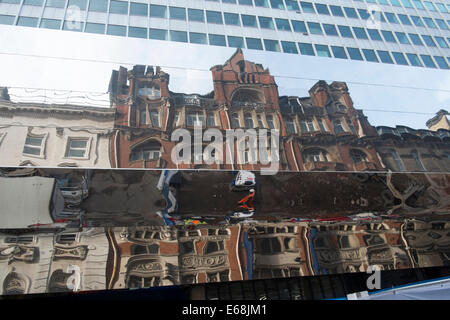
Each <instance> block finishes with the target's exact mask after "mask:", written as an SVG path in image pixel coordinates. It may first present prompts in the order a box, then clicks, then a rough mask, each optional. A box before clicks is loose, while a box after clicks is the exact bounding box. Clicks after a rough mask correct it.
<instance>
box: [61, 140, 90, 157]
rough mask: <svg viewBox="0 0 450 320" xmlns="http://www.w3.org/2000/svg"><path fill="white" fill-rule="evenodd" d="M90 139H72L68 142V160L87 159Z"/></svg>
mask: <svg viewBox="0 0 450 320" xmlns="http://www.w3.org/2000/svg"><path fill="white" fill-rule="evenodd" d="M87 146H88V139H72V138H69V140H68V141H67V152H66V157H67V158H85V157H86V151H87Z"/></svg>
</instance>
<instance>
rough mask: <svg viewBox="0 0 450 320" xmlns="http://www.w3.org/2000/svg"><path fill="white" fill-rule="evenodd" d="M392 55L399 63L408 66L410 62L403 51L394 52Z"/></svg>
mask: <svg viewBox="0 0 450 320" xmlns="http://www.w3.org/2000/svg"><path fill="white" fill-rule="evenodd" d="M392 55H393V56H394V60H395V62H396V63H397V64H399V65H403V66H407V65H408V62H407V61H406V59H405V56H404V55H403V53H401V52H392Z"/></svg>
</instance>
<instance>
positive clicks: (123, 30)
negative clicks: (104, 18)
mask: <svg viewBox="0 0 450 320" xmlns="http://www.w3.org/2000/svg"><path fill="white" fill-rule="evenodd" d="M106 34H109V35H113V36H123V37H125V36H126V35H127V27H125V26H117V25H112V24H110V25H108V29H107V30H106Z"/></svg>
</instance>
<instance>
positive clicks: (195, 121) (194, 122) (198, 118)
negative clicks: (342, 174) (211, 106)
mask: <svg viewBox="0 0 450 320" xmlns="http://www.w3.org/2000/svg"><path fill="white" fill-rule="evenodd" d="M186 124H187V125H188V126H191V127H193V126H203V112H193V111H191V112H188V113H187V118H186Z"/></svg>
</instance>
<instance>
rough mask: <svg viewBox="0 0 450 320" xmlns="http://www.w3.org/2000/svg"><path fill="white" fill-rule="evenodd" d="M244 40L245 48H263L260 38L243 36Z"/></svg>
mask: <svg viewBox="0 0 450 320" xmlns="http://www.w3.org/2000/svg"><path fill="white" fill-rule="evenodd" d="M245 41H246V42H247V49H253V50H263V46H262V42H261V39H256V38H245Z"/></svg>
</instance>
